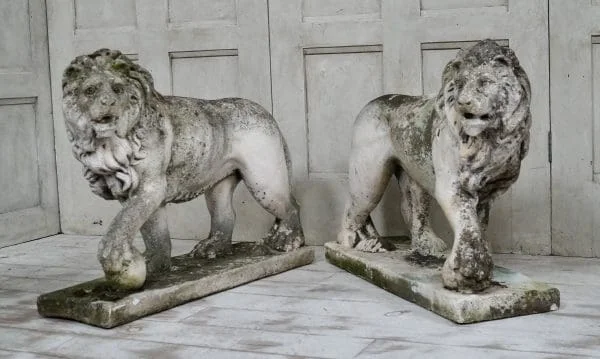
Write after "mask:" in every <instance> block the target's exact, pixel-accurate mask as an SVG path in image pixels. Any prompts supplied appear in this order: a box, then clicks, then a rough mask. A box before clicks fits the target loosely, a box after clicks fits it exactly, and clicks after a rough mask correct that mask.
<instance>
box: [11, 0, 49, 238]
mask: <svg viewBox="0 0 600 359" xmlns="http://www.w3.org/2000/svg"><path fill="white" fill-rule="evenodd" d="M0 54H1V55H0V188H1V189H2V190H1V191H0V247H4V246H7V245H11V244H16V243H20V242H24V241H27V240H31V239H35V238H40V237H44V236H48V235H51V234H55V233H58V232H59V223H58V201H57V197H56V168H55V163H54V135H53V127H52V113H51V104H50V76H49V74H48V43H47V37H46V8H45V2H44V1H43V0H29V1H28V0H11V1H2V2H0Z"/></svg>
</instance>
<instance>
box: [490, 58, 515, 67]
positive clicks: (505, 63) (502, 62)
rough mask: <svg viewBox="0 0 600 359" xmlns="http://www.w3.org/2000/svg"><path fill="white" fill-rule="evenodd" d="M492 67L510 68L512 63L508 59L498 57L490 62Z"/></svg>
mask: <svg viewBox="0 0 600 359" xmlns="http://www.w3.org/2000/svg"><path fill="white" fill-rule="evenodd" d="M492 65H493V66H497V67H512V66H513V63H512V61H511V60H510V59H509V58H508V57H506V56H504V55H498V56H496V57H494V59H493V60H492Z"/></svg>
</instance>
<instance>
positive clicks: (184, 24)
mask: <svg viewBox="0 0 600 359" xmlns="http://www.w3.org/2000/svg"><path fill="white" fill-rule="evenodd" d="M117 3H118V4H117ZM116 9H118V11H117V10H116ZM116 12H118V14H117V13H116ZM48 14H49V23H50V43H51V44H52V45H51V58H52V66H51V67H52V74H53V76H52V78H53V83H52V85H53V96H54V109H55V126H56V128H57V157H58V168H59V173H60V174H61V175H60V176H59V191H60V198H61V202H60V205H61V211H62V212H61V214H62V216H61V220H62V225H63V230H64V232H65V233H81V234H103V233H104V232H105V231H106V229H107V225H108V224H109V223H110V221H111V219H112V218H113V217H114V216H115V215H116V213H117V211H118V210H119V205H118V203H115V202H114V201H105V200H103V199H101V198H99V197H96V196H94V195H93V194H92V193H91V192H90V190H89V188H88V186H87V183H86V181H85V180H84V179H83V177H82V175H81V165H80V164H79V163H78V162H77V161H75V160H74V159H73V157H72V155H71V148H70V144H69V143H68V141H67V139H66V134H65V129H64V124H63V116H62V110H61V97H62V92H61V85H60V81H61V77H62V71H63V70H64V68H65V67H66V66H67V65H68V63H69V61H71V60H72V59H73V58H74V57H75V56H76V55H80V54H83V53H89V52H91V51H94V50H96V49H98V48H100V47H109V48H115V49H119V50H121V52H123V53H125V54H128V55H130V56H131V57H132V58H134V59H136V60H137V61H139V62H140V64H142V65H143V66H144V67H146V68H148V69H149V70H150V72H151V73H152V75H153V76H154V81H155V85H156V88H157V89H158V91H159V92H161V93H163V94H165V95H171V94H172V95H178V96H191V97H200V98H208V99H214V98H220V97H230V96H241V97H245V98H249V99H251V100H254V101H256V102H258V103H260V104H261V105H263V106H264V107H265V108H267V109H268V110H269V111H270V110H271V108H272V106H271V80H270V73H269V34H268V18H267V1H266V0H237V1H236V0H218V1H215V0H119V1H116V0H114V1H95V0H55V1H52V2H50V7H49V13H48ZM235 205H236V209H237V226H236V231H235V233H234V239H235V240H244V239H248V240H256V239H258V238H260V237H261V236H263V235H264V234H265V233H266V231H267V230H268V228H269V226H270V224H271V221H272V217H271V216H270V215H269V214H267V213H266V212H265V211H264V210H263V209H262V208H261V207H260V206H258V205H257V204H256V202H255V201H254V199H252V197H251V196H250V194H249V193H248V191H247V190H246V189H245V187H244V186H243V185H240V186H239V188H238V190H237V191H236V194H235ZM169 223H170V229H171V236H172V237H174V238H204V237H205V236H206V235H207V234H208V231H209V228H210V218H209V215H208V211H207V210H206V206H205V202H204V198H199V199H196V200H194V201H191V202H188V203H184V204H178V205H175V206H169Z"/></svg>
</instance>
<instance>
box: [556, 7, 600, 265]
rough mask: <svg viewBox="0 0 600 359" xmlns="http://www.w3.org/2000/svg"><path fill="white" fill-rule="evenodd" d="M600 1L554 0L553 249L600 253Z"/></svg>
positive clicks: (560, 252) (574, 253) (573, 253)
mask: <svg viewBox="0 0 600 359" xmlns="http://www.w3.org/2000/svg"><path fill="white" fill-rule="evenodd" d="M599 18H600V2H598V1H595V0H592V1H587V0H576V1H570V2H568V4H567V3H565V2H563V1H556V0H551V1H550V24H551V27H550V64H551V68H550V74H551V89H550V91H551V92H550V98H551V102H550V103H551V109H552V253H553V254H557V255H569V256H586V257H590V256H595V257H598V256H600V180H599V179H600V178H599V177H600V23H598V19H599Z"/></svg>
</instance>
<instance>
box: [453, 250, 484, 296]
mask: <svg viewBox="0 0 600 359" xmlns="http://www.w3.org/2000/svg"><path fill="white" fill-rule="evenodd" d="M456 252H459V253H458V254H457V253H455V252H454V251H453V252H452V253H451V254H450V256H449V257H448V259H447V260H446V262H445V263H444V266H443V267H442V281H443V283H444V287H446V288H448V289H452V290H456V291H459V292H462V293H472V292H479V291H482V290H484V289H486V288H488V287H489V286H490V285H491V283H492V270H493V268H494V264H493V262H492V257H491V255H490V254H489V252H487V251H485V252H479V253H478V254H477V255H474V253H473V252H474V251H473V250H472V249H471V250H469V251H468V252H469V253H468V254H469V256H465V253H460V252H465V251H461V250H460V249H459V250H457V251H456Z"/></svg>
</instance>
